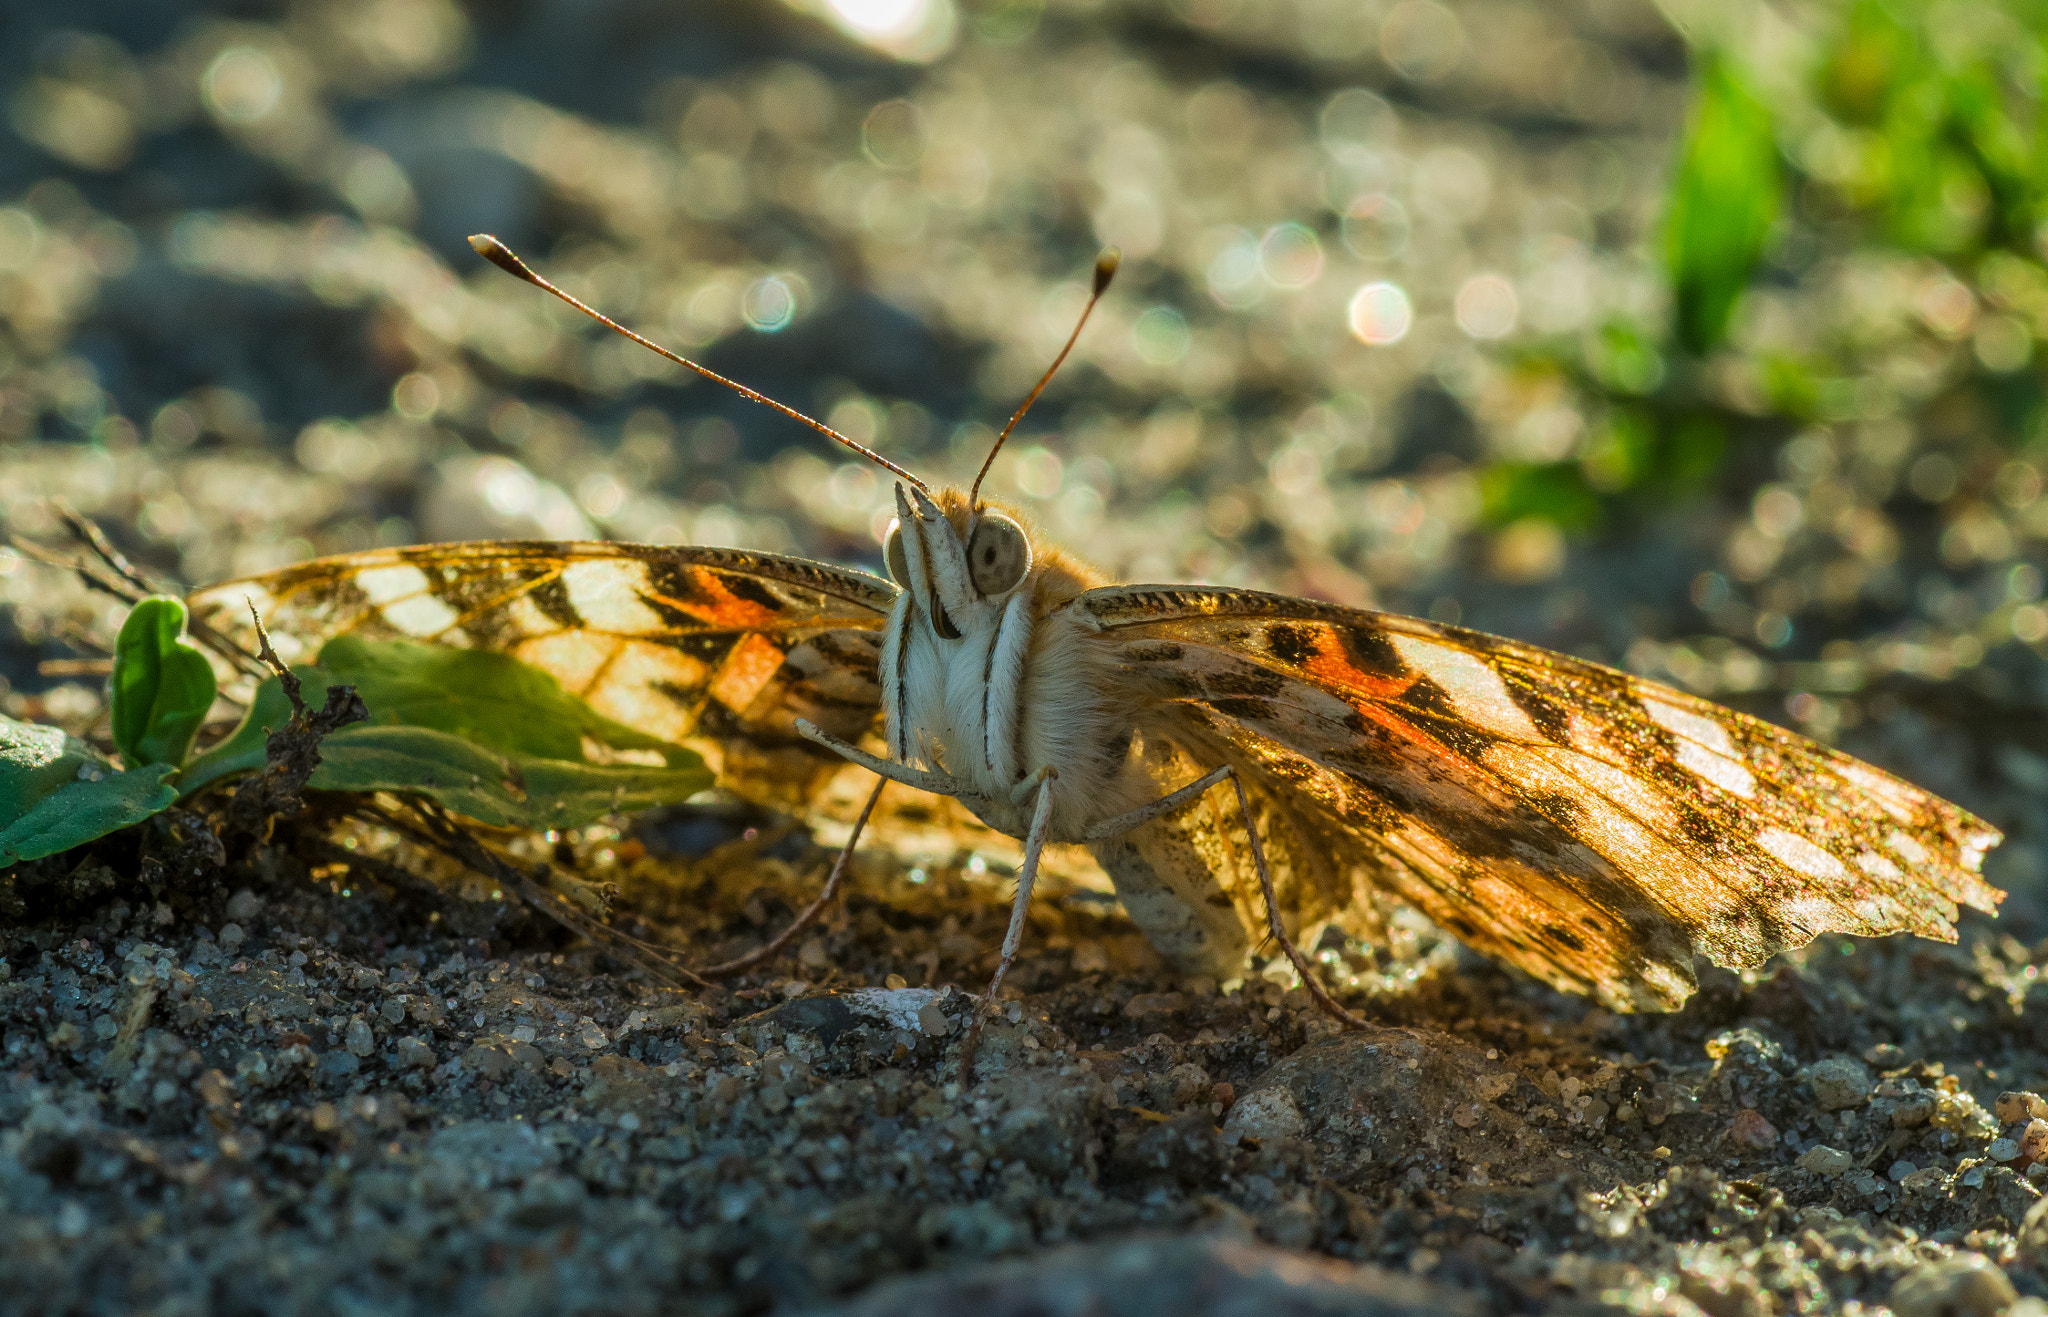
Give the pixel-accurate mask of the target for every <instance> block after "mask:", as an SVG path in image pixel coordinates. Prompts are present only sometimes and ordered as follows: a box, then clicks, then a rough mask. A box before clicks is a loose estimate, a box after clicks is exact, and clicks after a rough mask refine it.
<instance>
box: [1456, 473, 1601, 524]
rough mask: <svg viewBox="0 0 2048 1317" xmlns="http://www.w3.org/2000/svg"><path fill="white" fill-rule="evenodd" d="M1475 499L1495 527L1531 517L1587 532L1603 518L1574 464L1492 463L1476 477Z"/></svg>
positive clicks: (1582, 476)
mask: <svg viewBox="0 0 2048 1317" xmlns="http://www.w3.org/2000/svg"><path fill="white" fill-rule="evenodd" d="M1479 496H1480V500H1481V503H1482V505H1483V506H1484V508H1485V515H1486V520H1487V521H1488V522H1489V523H1491V524H1493V525H1496V526H1505V525H1507V524H1508V523H1510V522H1515V521H1521V520H1523V519H1524V518H1529V517H1534V518H1537V519H1539V520H1542V521H1547V522H1550V523H1551V524H1553V525H1555V526H1557V527H1559V528H1560V529H1562V530H1591V529H1594V528H1595V527H1598V526H1599V525H1600V523H1601V522H1602V521H1603V520H1604V519H1605V516H1606V509H1605V508H1603V507H1602V506H1601V503H1600V496H1599V495H1598V494H1597V493H1595V492H1594V491H1593V490H1592V488H1591V487H1590V486H1588V485H1587V483H1586V476H1585V473H1584V472H1583V471H1581V470H1580V468H1579V464H1578V463H1576V462H1499V463H1496V464H1495V465H1493V466H1491V467H1488V468H1487V469H1486V470H1485V471H1484V472H1482V473H1481V474H1480V477H1479Z"/></svg>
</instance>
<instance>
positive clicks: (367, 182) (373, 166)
mask: <svg viewBox="0 0 2048 1317" xmlns="http://www.w3.org/2000/svg"><path fill="white" fill-rule="evenodd" d="M337 190H338V191H339V192H340V193H341V196H342V200H344V201H346V202H348V204H349V205H350V206H352V207H353V208H354V209H355V212H356V213H357V214H358V215H361V216H362V217H363V218H364V219H366V220H368V221H370V222H371V223H372V224H398V225H403V224H407V223H410V222H411V221H412V219H413V216H414V214H415V213H416V212H417V210H418V208H419V205H418V201H417V199H416V198H415V197H414V195H413V190H412V182H411V180H409V179H407V178H406V176H405V171H404V170H403V169H400V168H399V167H398V165H397V163H396V162H395V161H393V160H392V159H391V157H390V156H388V155H385V154H384V153H383V152H382V151H379V150H377V149H376V148H374V147H367V146H366V147H361V148H358V149H357V150H356V151H355V152H353V153H352V155H351V157H350V160H349V164H348V166H347V167H346V168H345V169H343V170H342V174H341V181H340V183H339V184H338V185H337Z"/></svg>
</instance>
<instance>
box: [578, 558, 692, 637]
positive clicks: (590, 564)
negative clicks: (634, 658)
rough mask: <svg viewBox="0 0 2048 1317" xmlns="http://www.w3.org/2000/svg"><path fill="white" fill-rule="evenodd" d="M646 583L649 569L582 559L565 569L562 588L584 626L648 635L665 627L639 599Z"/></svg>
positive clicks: (627, 562) (628, 563)
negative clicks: (566, 592)
mask: <svg viewBox="0 0 2048 1317" xmlns="http://www.w3.org/2000/svg"><path fill="white" fill-rule="evenodd" d="M646 584H647V570H646V568H644V567H642V566H641V565H640V564H639V563H637V562H633V561H631V560H629V559H624V558H581V559H578V560H577V561H575V562H572V563H570V564H568V565H567V566H565V567H563V568H562V588H563V589H565V590H566V591H568V594H569V605H570V607H572V608H574V609H575V610H576V615H577V616H578V617H581V618H582V619H583V623H584V625H585V626H589V627H592V628H595V629H596V630H599V631H610V632H613V633H615V634H618V635H627V636H641V635H647V634H649V633H650V632H655V631H660V630H663V629H664V627H665V626H666V623H664V622H663V621H662V617H661V614H659V613H657V612H655V611H654V610H653V609H652V608H649V607H648V606H647V605H646V604H644V603H642V602H641V600H640V590H641V587H643V586H644V585H646Z"/></svg>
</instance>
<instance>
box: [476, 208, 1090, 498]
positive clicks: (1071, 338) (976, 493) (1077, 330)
mask: <svg viewBox="0 0 2048 1317" xmlns="http://www.w3.org/2000/svg"><path fill="white" fill-rule="evenodd" d="M507 254H508V255H509V254H510V253H507ZM1122 261H1123V253H1122V252H1120V251H1118V250H1117V249H1116V248H1114V247H1107V248H1104V249H1103V252H1102V255H1100V256H1098V257H1096V258H1095V291H1093V292H1092V293H1090V294H1089V295H1088V305H1086V306H1084V307H1082V308H1081V318H1080V319H1079V320H1077V321H1075V322H1074V332H1073V333H1071V334H1069V335H1067V345H1066V346H1065V347H1063V348H1061V349H1060V354H1059V355H1058V356H1057V357H1054V358H1053V359H1052V365H1050V366H1047V367H1046V368H1045V374H1043V375H1041V376H1039V377H1038V386H1037V387H1036V388H1034V389H1032V390H1031V396H1030V397H1028V398H1026V399H1024V405H1023V406H1022V407H1019V408H1018V409H1017V414H1016V415H1015V416H1012V417H1011V418H1010V423H1009V424H1008V425H1006V426H1004V427H1003V432H1002V433H1001V434H999V435H997V436H996V441H995V444H994V446H993V447H991V448H990V449H989V450H988V456H987V457H985V458H983V459H982V462H981V470H979V471H977V472H975V473H974V487H973V488H972V489H969V490H968V491H967V505H968V506H969V507H972V508H979V507H980V506H981V482H982V481H983V480H984V479H986V478H987V477H988V469H989V468H990V467H992V466H994V465H995V464H996V454H997V453H1000V452H1002V451H1003V441H1004V440H1006V439H1008V438H1009V437H1010V431H1012V430H1014V429H1016V428H1017V422H1019V421H1021V420H1023V419H1024V413H1025V412H1028V411H1030V410H1031V404H1032V403H1034V402H1037V401H1038V395H1039V394H1041V393H1044V392H1045V386H1046V385H1048V384H1050V383H1052V377H1053V375H1054V374H1055V373H1057V372H1058V371H1059V368H1060V363H1061V362H1063V361H1065V360H1066V359H1067V354H1068V353H1069V352H1072V351H1073V350H1074V344H1075V343H1077V342H1079V341H1080V338H1081V331H1082V329H1084V328H1085V327H1086V326H1087V324H1088V317H1089V316H1091V315H1093V314H1094V313H1095V304H1096V303H1097V302H1100V301H1101V300H1102V295H1103V294H1104V293H1106V292H1108V291H1109V281H1110V280H1111V279H1114V278H1116V267H1117V266H1118V265H1119V264H1121V263H1122Z"/></svg>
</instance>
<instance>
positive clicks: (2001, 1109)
mask: <svg viewBox="0 0 2048 1317" xmlns="http://www.w3.org/2000/svg"><path fill="white" fill-rule="evenodd" d="M1991 1109H1992V1111H1993V1112H1995V1113H1997V1116H1998V1123H1999V1124H2001V1125H2017V1124H2019V1123H2020V1122H2021V1121H2023V1120H2037V1119H2048V1099H2044V1098H2042V1096H2041V1095H2040V1094H2039V1093H2028V1092H2025V1091H2011V1090H2009V1091H2007V1092H2004V1093H2000V1094H1999V1095H1998V1100H1997V1101H1996V1102H1993V1103H1992V1104H1991Z"/></svg>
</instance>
